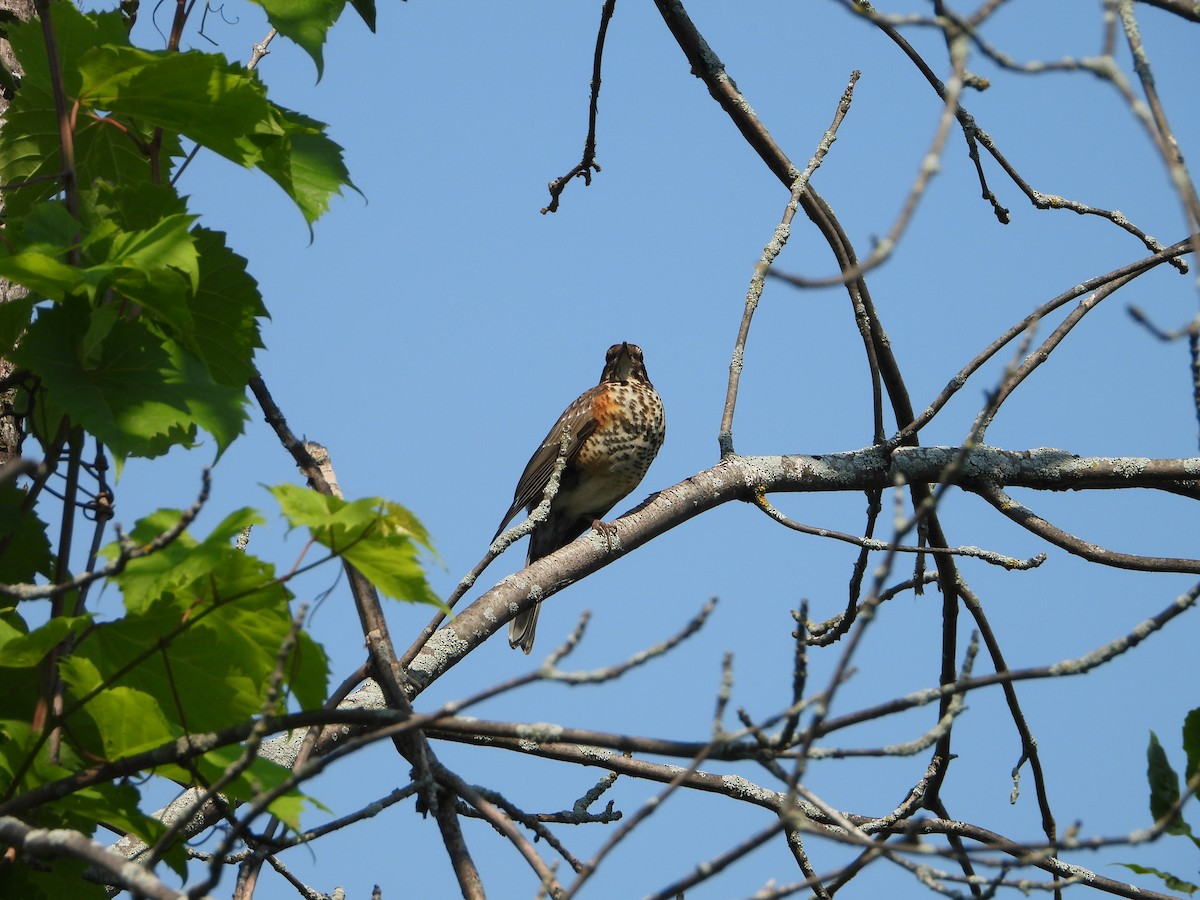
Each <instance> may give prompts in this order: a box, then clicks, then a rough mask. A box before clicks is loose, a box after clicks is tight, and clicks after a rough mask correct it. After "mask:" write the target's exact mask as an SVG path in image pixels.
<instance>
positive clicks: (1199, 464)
mask: <svg viewBox="0 0 1200 900" xmlns="http://www.w3.org/2000/svg"><path fill="white" fill-rule="evenodd" d="M1183 471H1185V472H1187V473H1188V474H1189V475H1200V458H1197V457H1194V456H1193V457H1191V458H1190V459H1185V460H1184V461H1183Z"/></svg>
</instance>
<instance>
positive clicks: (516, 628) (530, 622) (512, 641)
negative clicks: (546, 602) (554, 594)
mask: <svg viewBox="0 0 1200 900" xmlns="http://www.w3.org/2000/svg"><path fill="white" fill-rule="evenodd" d="M541 608H542V604H540V603H539V604H537V605H536V606H534V607H533V609H527V610H525V612H521V613H517V615H516V617H515V618H514V619H513V620H512V621H511V622H509V623H508V646H510V647H520V648H521V649H522V650H524V651H525V654H526V655H529V654H530V653H532V652H533V635H534V632H535V631H537V617H538V610H540V609H541Z"/></svg>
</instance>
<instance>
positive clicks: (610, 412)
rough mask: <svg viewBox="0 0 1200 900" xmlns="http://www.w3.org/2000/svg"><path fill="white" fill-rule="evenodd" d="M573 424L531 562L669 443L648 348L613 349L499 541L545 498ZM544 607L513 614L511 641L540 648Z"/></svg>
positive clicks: (625, 488) (568, 535)
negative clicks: (536, 641)
mask: <svg viewBox="0 0 1200 900" xmlns="http://www.w3.org/2000/svg"><path fill="white" fill-rule="evenodd" d="M568 426H569V427H570V429H571V434H570V438H569V443H568V446H567V452H566V466H565V468H564V469H563V472H562V477H561V479H560V481H559V488H558V493H557V494H555V495H554V498H553V499H552V500H551V501H550V513H549V515H547V516H546V518H545V520H543V521H542V522H540V523H538V524H537V525H536V526H534V529H533V533H532V534H530V536H529V553H528V556H527V557H526V565H528V564H529V563H532V562H533V561H534V560H537V559H541V558H542V557H543V556H547V555H549V554H551V553H553V552H554V551H555V550H557V549H559V548H560V547H565V546H566V545H567V544H569V543H571V541H573V540H575V538H577V537H579V535H581V534H583V533H584V532H585V531H586V530H587V529H588V527H589V526H590V525H592V524H593V523H595V522H597V521H598V520H599V519H600V518H601V517H602V516H603V515H604V514H605V513H607V512H608V511H609V510H610V509H612V508H613V506H615V505H616V504H617V503H618V502H620V500H622V499H623V498H624V497H625V496H626V495H628V494H629V492H630V491H632V490H633V489H634V488H635V487H637V486H638V483H639V482H640V481H641V480H642V476H643V475H645V474H646V470H647V469H649V468H650V463H651V462H653V461H654V457H655V455H656V454H657V453H658V448H659V447H661V446H662V442H663V438H664V437H665V436H666V431H667V424H666V418H665V416H664V414H663V405H662V400H661V399H659V396H658V393H657V392H656V391H655V390H654V385H652V384H651V383H650V377H649V376H648V375H647V374H646V365H645V363H644V362H642V348H641V347H639V346H637V345H636V344H630V343H622V344H613V345H612V346H611V347H609V348H608V353H607V354H605V357H604V371H603V372H601V373H600V383H599V384H598V385H596V386H595V387H594V388H591V389H590V390H587V391H584V393H582V394H580V396H579V398H578V399H576V400H575V402H573V403H572V404H571V405H570V406H568V407H567V408H566V409H565V410H564V411H563V414H562V415H561V416H559V417H558V421H557V422H555V423H554V427H553V428H551V429H550V433H549V434H548V435H546V439H545V440H544V441H542V444H541V446H540V447H538V449H537V450H536V451H535V452H534V454H533V456H532V457H531V458H530V460H529V463H528V465H526V466H525V471H524V473H522V475H521V480H520V481H518V482H517V490H516V493H515V494H514V495H513V502H512V506H510V507H509V508H508V512H507V513H505V515H504V521H503V522H501V523H500V527H499V528H498V529H496V535H495V537H493V538H492V540H493V541H494V540H495V539H496V538H497V537H499V536H500V533H501V532H502V531H504V528H505V526H507V525H508V523H509V522H510V521H512V518H513V516H515V515H516V514H517V512H518V511H519V510H520V509H521V507H525V509H526V511H527V512H531V511H532V510H533V508H534V507H535V506H537V505H538V504H539V503H541V502H542V496H543V495H544V494H545V491H546V484H547V483H548V482H549V481H550V476H551V474H552V473H553V472H554V465H555V462H556V461H557V460H558V455H559V452H560V445H561V443H562V434H563V429H564V428H566V427H568ZM540 606H541V604H538V606H535V607H533V609H530V610H527V611H526V612H522V613H519V614H518V615H517V616H516V618H514V619H513V620H512V622H511V623H510V624H509V626H508V643H509V645H511V646H513V647H520V648H521V649H522V650H524V651H525V652H526V653H529V652H530V651H531V650H533V635H534V630H535V628H536V627H537V617H538V609H539V608H540Z"/></svg>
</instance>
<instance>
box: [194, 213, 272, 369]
mask: <svg viewBox="0 0 1200 900" xmlns="http://www.w3.org/2000/svg"><path fill="white" fill-rule="evenodd" d="M192 234H193V237H194V238H195V246H196V250H197V251H198V252H199V254H200V288H199V290H198V291H197V292H196V294H195V296H194V297H193V298H192V299H191V301H190V310H191V316H192V322H193V323H194V331H193V334H194V337H195V350H196V352H197V353H198V354H199V355H200V358H201V359H202V360H204V364H205V365H206V366H207V367H208V371H209V373H210V374H211V375H212V377H213V380H214V381H216V382H217V383H218V384H227V385H230V386H232V387H238V388H242V387H244V386H245V385H246V384H247V383H248V382H249V381H250V376H251V375H253V374H254V352H255V351H256V350H258V349H259V348H261V347H262V345H263V344H262V338H261V336H260V334H259V327H258V320H259V319H260V318H266V317H267V310H266V307H264V306H263V303H262V296H261V294H259V291H258V284H257V283H256V282H255V280H254V279H253V278H252V277H250V275H249V274H248V273H247V272H246V260H245V259H243V258H242V257H240V256H238V255H237V254H236V253H234V252H233V251H232V250H230V249H229V248H228V247H227V246H226V245H225V235H224V234H222V233H221V232H219V231H208V230H206V229H203V228H197V229H196V230H195V231H193V232H192Z"/></svg>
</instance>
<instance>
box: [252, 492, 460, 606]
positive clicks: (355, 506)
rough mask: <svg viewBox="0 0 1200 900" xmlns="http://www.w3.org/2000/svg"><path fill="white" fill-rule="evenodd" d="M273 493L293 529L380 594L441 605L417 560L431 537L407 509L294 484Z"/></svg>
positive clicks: (379, 501) (387, 502)
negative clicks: (357, 573) (299, 529)
mask: <svg viewBox="0 0 1200 900" xmlns="http://www.w3.org/2000/svg"><path fill="white" fill-rule="evenodd" d="M270 491H271V493H273V494H274V495H275V499H276V500H278V501H279V505H280V507H281V508H282V510H283V514H284V517H285V518H286V519H287V520H288V522H289V524H290V525H291V526H292V527H296V526H298V525H304V526H306V527H307V528H308V529H309V531H310V532H311V534H312V536H313V540H315V541H317V542H318V543H320V544H322V545H324V546H325V547H328V548H329V549H330V550H332V551H333V552H334V553H336V554H338V555H339V556H341V557H342V558H343V559H345V560H346V561H347V562H349V563H351V564H352V565H353V566H354V567H355V568H356V569H358V570H359V571H360V572H362V574H363V575H364V576H365V577H366V578H367V580H368V581H370V582H371V583H372V584H373V585H375V587H377V588H378V589H379V590H380V591H381V592H382V593H384V594H386V595H387V596H389V597H394V598H395V599H397V600H407V601H410V602H417V603H428V604H431V605H433V606H442V602H441V600H439V599H438V597H437V595H436V594H435V593H434V592H433V589H432V588H430V587H429V584H428V582H427V581H426V580H425V571H424V568H423V567H422V566H421V564H420V562H419V561H418V559H417V549H418V546H421V547H425V548H426V549H428V550H431V551H432V549H433V548H432V545H431V544H430V542H429V535H428V534H427V533H426V532H425V529H424V527H423V526H422V525H421V523H420V522H418V521H417V519H416V517H415V516H413V514H412V513H410V512H409V511H408V510H406V509H405V508H404V507H402V506H400V505H399V504H396V503H391V502H389V501H386V500H380V499H377V498H366V499H363V500H356V501H354V502H348V501H346V500H342V499H340V498H338V497H330V496H328V495H326V494H319V493H317V492H316V491H311V490H308V489H306V488H302V487H297V486H296V485H290V484H283V485H277V486H275V487H273V488H270Z"/></svg>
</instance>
